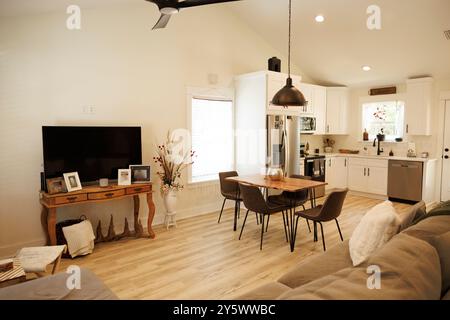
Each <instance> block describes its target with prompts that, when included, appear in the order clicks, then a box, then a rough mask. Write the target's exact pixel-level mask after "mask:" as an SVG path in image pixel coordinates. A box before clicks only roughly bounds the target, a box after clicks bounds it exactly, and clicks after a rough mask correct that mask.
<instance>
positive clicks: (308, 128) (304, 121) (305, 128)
mask: <svg viewBox="0 0 450 320" xmlns="http://www.w3.org/2000/svg"><path fill="white" fill-rule="evenodd" d="M315 131H316V118H314V117H301V118H300V132H301V133H314V132H315Z"/></svg>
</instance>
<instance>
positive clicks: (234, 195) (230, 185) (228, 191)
mask: <svg viewBox="0 0 450 320" xmlns="http://www.w3.org/2000/svg"><path fill="white" fill-rule="evenodd" d="M237 176H238V173H237V172H236V171H227V172H219V180H220V193H221V194H222V196H223V197H224V199H223V203H222V209H220V215H219V220H218V221H217V223H220V218H222V212H223V208H224V206H225V202H226V201H227V200H231V201H235V202H236V206H237V208H238V212H239V211H240V203H241V201H242V198H241V197H240V196H239V184H238V183H237V182H234V181H229V180H227V178H230V177H237Z"/></svg>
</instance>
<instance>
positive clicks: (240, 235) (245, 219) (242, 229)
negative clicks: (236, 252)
mask: <svg viewBox="0 0 450 320" xmlns="http://www.w3.org/2000/svg"><path fill="white" fill-rule="evenodd" d="M249 211H250V210H247V213H246V214H245V218H244V223H243V224H242V228H241V233H240V234H239V240H241V237H242V231H244V227H245V222H246V221H247V216H248V212H249Z"/></svg>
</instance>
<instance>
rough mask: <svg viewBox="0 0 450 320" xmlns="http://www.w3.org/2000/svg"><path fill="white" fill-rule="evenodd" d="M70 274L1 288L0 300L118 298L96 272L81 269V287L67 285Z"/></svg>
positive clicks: (61, 274) (60, 274)
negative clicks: (72, 287) (73, 287)
mask: <svg viewBox="0 0 450 320" xmlns="http://www.w3.org/2000/svg"><path fill="white" fill-rule="evenodd" d="M69 276H70V274H67V273H64V272H63V273H58V274H56V275H54V276H49V277H45V278H40V279H37V280H32V281H27V282H24V283H21V284H17V285H14V286H10V287H6V288H2V289H0V300H117V299H118V298H117V296H116V295H115V294H114V293H113V292H112V291H111V290H110V289H108V287H106V286H105V285H104V284H103V282H102V281H101V280H100V279H99V278H97V276H96V275H95V274H93V273H92V272H91V271H89V270H87V269H81V278H80V280H81V281H80V289H72V290H71V289H69V288H68V287H67V285H66V282H67V279H68V277H69Z"/></svg>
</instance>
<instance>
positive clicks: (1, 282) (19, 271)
mask: <svg viewBox="0 0 450 320" xmlns="http://www.w3.org/2000/svg"><path fill="white" fill-rule="evenodd" d="M13 265H14V267H13V268H12V269H11V270H9V271H5V272H0V288H3V287H7V286H11V285H13V284H17V283H20V282H24V281H25V280H26V275H25V270H23V268H22V264H21V263H20V260H19V259H18V258H14V262H13Z"/></svg>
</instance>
